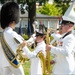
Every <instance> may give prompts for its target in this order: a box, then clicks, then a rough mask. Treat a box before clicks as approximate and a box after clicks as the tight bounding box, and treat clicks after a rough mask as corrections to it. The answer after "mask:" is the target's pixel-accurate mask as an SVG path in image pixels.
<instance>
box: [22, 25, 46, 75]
mask: <svg viewBox="0 0 75 75" xmlns="http://www.w3.org/2000/svg"><path fill="white" fill-rule="evenodd" d="M45 35H46V34H45V31H44V28H43V26H42V25H41V29H39V30H38V31H36V39H35V41H36V42H37V45H36V47H35V49H34V50H33V51H32V52H30V51H29V49H28V48H27V46H26V44H25V47H24V48H23V50H24V51H25V50H27V52H26V51H25V52H26V55H27V56H28V58H29V59H30V61H31V66H30V75H43V72H42V65H41V64H42V63H41V60H40V58H39V57H38V56H37V54H38V53H39V52H40V51H42V53H43V54H44V55H46V53H45V50H46V44H45V41H44V38H45ZM24 43H25V42H24ZM28 51H29V52H28Z"/></svg>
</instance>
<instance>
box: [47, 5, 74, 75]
mask: <svg viewBox="0 0 75 75" xmlns="http://www.w3.org/2000/svg"><path fill="white" fill-rule="evenodd" d="M73 5H74V4H72V5H71V6H70V7H69V8H68V10H67V11H66V13H65V14H64V16H63V17H62V21H61V33H62V38H60V42H58V46H57V47H55V46H52V45H47V46H46V48H47V49H46V50H50V52H51V53H53V54H55V55H56V61H55V64H54V67H53V71H52V75H72V74H73V71H74V66H75V62H74V61H75V60H74V50H75V37H74V35H73V34H72V29H73V26H74V23H75V20H73V19H74V18H75V16H73V13H71V11H73V7H74V6H73ZM74 13H75V12H74Z"/></svg>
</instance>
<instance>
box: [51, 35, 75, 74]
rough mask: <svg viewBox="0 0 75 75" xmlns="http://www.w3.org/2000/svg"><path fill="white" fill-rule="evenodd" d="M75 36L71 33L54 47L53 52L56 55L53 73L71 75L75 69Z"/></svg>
mask: <svg viewBox="0 0 75 75" xmlns="http://www.w3.org/2000/svg"><path fill="white" fill-rule="evenodd" d="M73 50H75V37H74V36H73V34H69V35H67V36H65V37H64V38H62V39H61V41H60V45H59V46H58V47H52V48H51V51H50V52H51V53H53V54H55V55H56V63H55V65H54V67H53V75H71V74H72V73H73V71H74V66H75V62H74V53H73Z"/></svg>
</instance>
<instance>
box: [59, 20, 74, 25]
mask: <svg viewBox="0 0 75 75" xmlns="http://www.w3.org/2000/svg"><path fill="white" fill-rule="evenodd" d="M63 24H64V25H66V24H72V25H74V23H73V22H71V21H66V20H62V21H61V22H60V25H63Z"/></svg>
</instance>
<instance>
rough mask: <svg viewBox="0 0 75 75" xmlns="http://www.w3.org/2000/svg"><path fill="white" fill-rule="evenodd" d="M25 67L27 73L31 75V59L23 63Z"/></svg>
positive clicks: (26, 74)
mask: <svg viewBox="0 0 75 75" xmlns="http://www.w3.org/2000/svg"><path fill="white" fill-rule="evenodd" d="M23 69H24V73H25V75H29V72H30V61H26V62H25V63H24V64H23Z"/></svg>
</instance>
